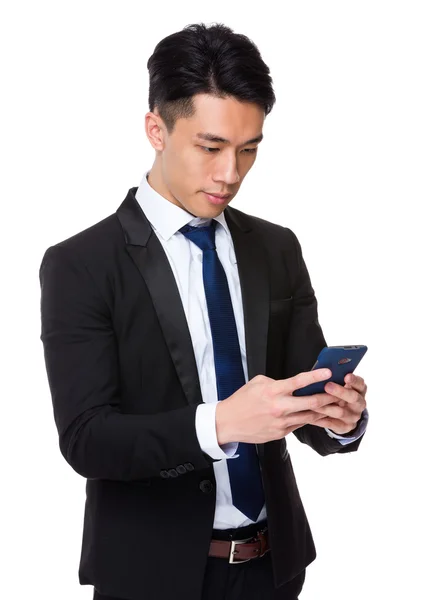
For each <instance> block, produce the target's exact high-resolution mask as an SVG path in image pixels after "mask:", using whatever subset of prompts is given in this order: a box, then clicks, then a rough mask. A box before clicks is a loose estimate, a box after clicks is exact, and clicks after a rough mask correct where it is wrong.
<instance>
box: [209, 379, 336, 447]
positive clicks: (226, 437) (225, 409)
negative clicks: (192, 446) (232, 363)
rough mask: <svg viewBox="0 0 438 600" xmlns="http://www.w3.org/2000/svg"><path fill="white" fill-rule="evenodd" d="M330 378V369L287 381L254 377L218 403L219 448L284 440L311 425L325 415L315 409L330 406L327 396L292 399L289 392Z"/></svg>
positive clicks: (318, 395) (329, 399) (330, 398)
mask: <svg viewBox="0 0 438 600" xmlns="http://www.w3.org/2000/svg"><path fill="white" fill-rule="evenodd" d="M330 377H331V371H330V369H325V368H324V369H315V370H314V371H305V372H303V373H298V375H295V376H294V377H290V378H288V379H279V380H276V379H271V378H270V377H266V376H265V375H256V376H255V377H254V378H253V379H251V380H250V381H248V383H246V384H245V385H244V386H242V387H241V388H239V389H238V390H237V391H236V392H234V394H232V395H231V396H229V397H228V398H226V399H225V400H222V401H221V402H219V403H218V406H217V409H216V433H217V439H218V443H219V445H223V444H226V443H227V442H247V443H253V444H262V443H264V442H270V441H271V440H278V439H280V438H283V437H285V436H286V435H287V434H288V433H290V432H291V431H294V430H295V429H298V428H299V427H303V425H308V424H313V423H315V422H316V421H318V420H320V419H321V418H325V414H320V413H317V412H315V409H317V408H320V407H321V406H325V405H326V404H331V403H333V396H330V394H326V393H323V394H313V395H311V396H292V395H291V394H292V392H294V391H295V390H297V389H299V388H303V387H305V386H306V385H309V384H310V383H314V382H316V381H325V380H327V379H329V378H330Z"/></svg>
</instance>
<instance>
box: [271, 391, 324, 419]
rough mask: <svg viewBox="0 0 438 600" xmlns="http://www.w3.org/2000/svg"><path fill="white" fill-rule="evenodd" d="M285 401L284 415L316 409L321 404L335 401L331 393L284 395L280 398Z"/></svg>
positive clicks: (280, 400)
mask: <svg viewBox="0 0 438 600" xmlns="http://www.w3.org/2000/svg"><path fill="white" fill-rule="evenodd" d="M278 400H279V402H283V404H284V409H283V415H284V416H287V415H292V414H294V413H298V412H301V411H309V410H310V411H316V410H317V409H318V408H320V407H321V406H325V405H326V404H330V403H332V402H333V397H332V396H330V394H324V393H322V394H312V395H310V396H289V395H287V396H283V397H282V398H279V399H278Z"/></svg>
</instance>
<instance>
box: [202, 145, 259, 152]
mask: <svg viewBox="0 0 438 600" xmlns="http://www.w3.org/2000/svg"><path fill="white" fill-rule="evenodd" d="M200 148H202V150H204V151H205V152H206V153H207V154H213V153H214V152H215V151H216V150H217V151H218V152H219V150H220V148H211V147H210V146H200ZM209 150H213V152H209ZM242 152H243V153H246V154H255V153H256V152H257V148H245V150H242Z"/></svg>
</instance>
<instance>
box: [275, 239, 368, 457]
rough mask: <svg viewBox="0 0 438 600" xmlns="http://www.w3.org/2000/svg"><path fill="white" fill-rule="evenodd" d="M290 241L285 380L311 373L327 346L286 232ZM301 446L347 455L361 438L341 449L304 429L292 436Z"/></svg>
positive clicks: (316, 430) (317, 430) (319, 431)
mask: <svg viewBox="0 0 438 600" xmlns="http://www.w3.org/2000/svg"><path fill="white" fill-rule="evenodd" d="M286 230H287V231H288V233H289V235H290V237H291V238H292V239H291V240H290V241H291V246H292V247H293V248H294V250H290V251H288V261H287V262H290V261H293V262H292V264H293V265H294V267H295V268H294V269H293V271H294V273H296V274H297V275H296V276H295V281H294V282H293V298H294V299H293V308H292V316H291V324H290V330H289V337H288V344H287V352H286V359H285V375H284V377H285V379H286V378H288V377H293V376H295V375H297V374H298V373H302V372H304V371H310V370H311V368H312V367H313V365H314V364H315V361H316V359H317V358H318V354H319V353H320V351H321V350H322V349H323V348H324V347H326V346H327V343H326V341H325V338H324V334H323V332H322V329H321V326H320V324H319V321H318V302H317V300H316V297H315V292H314V289H313V287H312V284H311V281H310V276H309V272H308V270H307V267H306V264H305V262H304V258H303V254H302V249H301V245H300V243H299V241H298V238H297V237H296V235H295V234H294V233H293V232H292V231H291V230H290V229H288V228H286ZM293 433H294V434H295V436H296V437H297V438H298V439H299V441H300V442H302V443H304V444H308V445H309V446H311V447H312V448H313V449H314V450H315V451H316V452H318V453H319V454H321V455H322V456H326V455H327V454H333V453H336V452H339V453H347V452H354V451H355V450H357V449H358V447H359V445H360V443H361V441H362V439H363V435H362V436H361V437H360V438H359V439H357V440H356V441H354V442H352V443H350V444H347V445H342V444H341V443H340V441H339V440H337V439H334V438H331V437H330V436H329V435H328V434H327V432H326V431H325V429H324V428H323V427H317V426H316V425H304V426H303V427H300V428H299V429H295V431H294V432H293Z"/></svg>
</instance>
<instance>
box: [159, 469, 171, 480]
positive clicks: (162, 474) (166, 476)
mask: <svg viewBox="0 0 438 600" xmlns="http://www.w3.org/2000/svg"><path fill="white" fill-rule="evenodd" d="M160 477H162V478H163V479H167V478H168V477H169V473H168V472H167V471H160Z"/></svg>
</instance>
